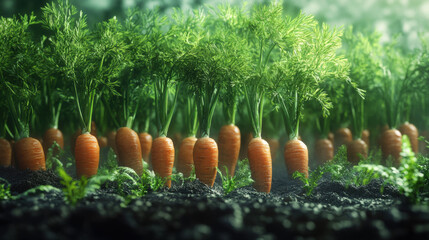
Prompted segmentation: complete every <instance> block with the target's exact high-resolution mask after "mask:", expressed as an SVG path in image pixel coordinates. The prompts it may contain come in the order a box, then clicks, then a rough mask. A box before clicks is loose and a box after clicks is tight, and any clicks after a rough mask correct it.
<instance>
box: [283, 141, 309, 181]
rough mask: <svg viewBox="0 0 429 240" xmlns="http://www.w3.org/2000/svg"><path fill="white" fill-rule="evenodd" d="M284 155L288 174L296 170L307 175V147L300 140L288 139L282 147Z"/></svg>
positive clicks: (290, 174)
mask: <svg viewBox="0 0 429 240" xmlns="http://www.w3.org/2000/svg"><path fill="white" fill-rule="evenodd" d="M284 157H285V163H286V168H287V171H288V174H289V176H292V174H293V173H294V172H296V171H298V172H301V173H303V174H305V176H306V177H308V149H307V146H306V145H305V143H304V142H302V141H301V140H298V139H295V140H289V141H288V142H286V145H285V148H284Z"/></svg>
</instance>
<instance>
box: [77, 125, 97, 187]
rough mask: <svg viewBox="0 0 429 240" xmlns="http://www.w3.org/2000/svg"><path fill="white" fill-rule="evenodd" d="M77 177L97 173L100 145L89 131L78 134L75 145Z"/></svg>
mask: <svg viewBox="0 0 429 240" xmlns="http://www.w3.org/2000/svg"><path fill="white" fill-rule="evenodd" d="M75 160H76V175H77V177H79V178H80V177H81V176H85V177H91V176H93V175H95V174H97V171H98V163H99V160H100V147H99V146H98V141H97V138H96V137H95V136H93V135H91V134H89V133H84V134H81V135H79V137H77V139H76V147H75Z"/></svg>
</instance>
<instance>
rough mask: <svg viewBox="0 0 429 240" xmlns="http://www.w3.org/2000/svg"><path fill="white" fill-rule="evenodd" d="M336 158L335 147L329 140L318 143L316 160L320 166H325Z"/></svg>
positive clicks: (318, 141)
mask: <svg viewBox="0 0 429 240" xmlns="http://www.w3.org/2000/svg"><path fill="white" fill-rule="evenodd" d="M333 158H334V145H333V144H332V142H331V140H329V139H328V138H324V139H319V140H317V141H316V159H317V162H318V163H319V164H325V163H327V162H329V161H330V160H332V159H333Z"/></svg>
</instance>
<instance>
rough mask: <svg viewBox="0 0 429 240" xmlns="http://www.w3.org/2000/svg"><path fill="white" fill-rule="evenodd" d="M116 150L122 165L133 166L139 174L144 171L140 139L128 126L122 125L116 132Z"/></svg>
mask: <svg viewBox="0 0 429 240" xmlns="http://www.w3.org/2000/svg"><path fill="white" fill-rule="evenodd" d="M116 150H117V152H118V160H119V165H120V166H125V167H129V168H132V169H133V170H134V171H135V172H136V173H137V175H139V176H141V175H142V173H143V162H142V152H141V146H140V140H139V137H138V135H137V133H136V132H135V131H134V130H132V129H130V128H128V127H122V128H120V129H119V130H118V132H117V134H116Z"/></svg>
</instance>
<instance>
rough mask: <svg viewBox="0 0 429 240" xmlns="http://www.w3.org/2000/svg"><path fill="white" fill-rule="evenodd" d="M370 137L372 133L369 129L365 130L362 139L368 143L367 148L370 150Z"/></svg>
mask: <svg viewBox="0 0 429 240" xmlns="http://www.w3.org/2000/svg"><path fill="white" fill-rule="evenodd" d="M369 136H370V133H369V130H368V129H365V130H363V131H362V137H361V139H362V140H363V141H364V142H365V143H366V147H367V148H369Z"/></svg>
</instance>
